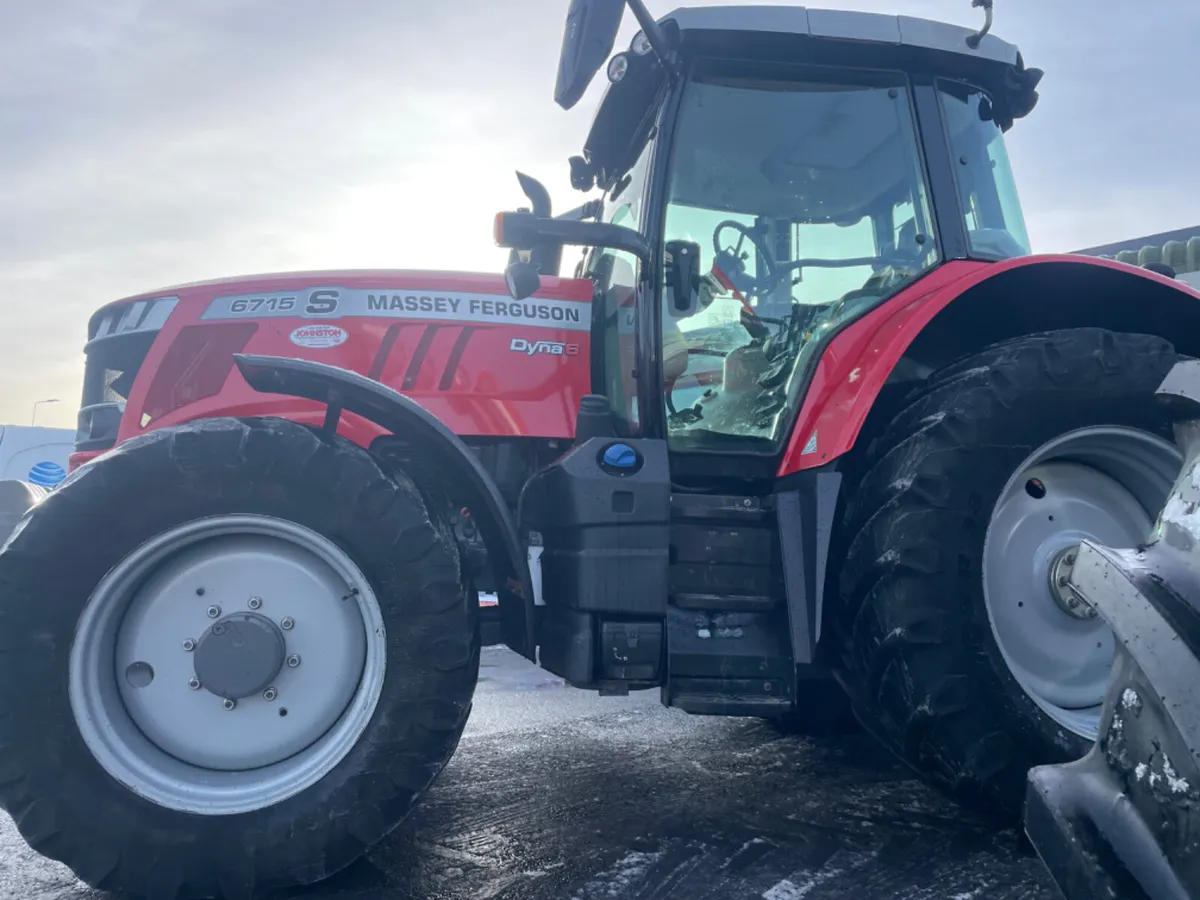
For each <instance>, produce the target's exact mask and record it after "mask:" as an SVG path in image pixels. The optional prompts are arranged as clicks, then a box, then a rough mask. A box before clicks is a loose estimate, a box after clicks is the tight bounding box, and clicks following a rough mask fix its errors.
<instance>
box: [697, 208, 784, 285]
mask: <svg viewBox="0 0 1200 900" xmlns="http://www.w3.org/2000/svg"><path fill="white" fill-rule="evenodd" d="M726 228H732V229H733V230H734V231H736V232H737V233H738V240H737V243H736V244H734V245H733V246H732V247H730V248H724V247H722V246H721V232H723V231H724V230H725V229H726ZM746 241H749V242H750V243H751V244H752V245H753V246H754V249H755V250H757V251H758V254H759V262H760V263H761V264H762V268H763V269H764V272H763V273H762V274H761V275H759V276H758V277H755V276H752V275H750V274H748V273H747V272H746V257H747V255H748V254H747V253H745V252H744V251H743V250H742V246H743V245H744V244H745V243H746ZM713 253H714V254H715V258H714V259H713V266H714V268H718V269H720V270H721V271H722V272H723V273H725V277H726V278H728V279H729V283H730V284H732V285H733V286H734V287H735V288H737V289H738V290H739V291H741V292H742V293H743V294H746V295H747V296H749V295H751V294H753V295H755V296H758V297H761V296H763V295H764V294H769V293H770V292H771V290H772V289H774V287H775V285H776V284H778V282H779V273H778V267H777V266H776V264H775V257H774V255H773V254H772V253H771V250H770V248H769V247H767V245H766V244H764V243H763V241H762V238H761V237H759V236H758V235H757V234H755V233H754V231H753V230H752V229H750V228H747V227H746V226H745V225H743V224H742V223H741V222H735V221H734V220H733V219H726V220H725V221H724V222H721V223H720V224H719V225H717V227H716V228H715V229H713Z"/></svg>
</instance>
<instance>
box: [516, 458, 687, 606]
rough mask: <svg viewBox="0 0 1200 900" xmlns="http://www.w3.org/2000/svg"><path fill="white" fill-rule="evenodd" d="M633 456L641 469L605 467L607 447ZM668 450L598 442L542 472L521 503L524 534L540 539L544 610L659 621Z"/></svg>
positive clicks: (664, 598) (664, 585)
mask: <svg viewBox="0 0 1200 900" xmlns="http://www.w3.org/2000/svg"><path fill="white" fill-rule="evenodd" d="M613 443H621V444H625V445H628V446H629V447H631V448H633V450H634V451H635V453H636V454H637V456H638V460H639V464H638V465H636V466H635V467H632V468H630V469H628V470H624V471H623V470H621V469H618V468H615V467H613V466H609V465H605V464H603V463H602V462H601V457H602V455H603V453H604V451H605V449H606V448H607V447H609V446H610V445H612V444H613ZM670 501H671V493H670V471H669V469H668V467H667V450H666V443H665V442H663V441H652V440H622V441H619V442H614V441H613V440H611V439H604V438H593V439H591V440H588V441H586V442H585V443H583V444H582V445H580V446H578V447H576V448H574V449H572V450H570V451H568V452H567V453H566V454H564V455H563V456H562V457H561V458H560V459H558V460H557V461H556V462H555V463H553V464H552V465H551V466H549V467H548V468H546V469H543V470H542V471H541V472H539V473H538V474H537V475H535V476H534V477H533V478H532V479H530V482H529V484H528V485H527V486H526V488H525V490H524V492H523V493H522V496H521V509H520V515H521V528H522V530H523V531H524V532H525V533H528V532H530V531H536V532H538V533H540V534H541V536H542V545H543V548H544V549H543V551H542V558H541V567H542V597H543V598H544V600H545V603H546V606H547V608H550V607H568V608H571V609H577V610H587V611H591V612H598V613H617V614H627V615H635V616H661V615H662V614H663V611H664V610H665V609H666V602H667V570H668V564H669V559H670V548H669V543H668V539H669V527H670Z"/></svg>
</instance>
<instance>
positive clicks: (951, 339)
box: [778, 254, 1200, 476]
mask: <svg viewBox="0 0 1200 900" xmlns="http://www.w3.org/2000/svg"><path fill="white" fill-rule="evenodd" d="M1197 300H1200V291H1197V290H1195V289H1194V288H1192V287H1190V286H1188V285H1186V284H1184V283H1183V282H1179V281H1173V280H1172V279H1169V278H1166V277H1164V276H1162V275H1157V274H1155V273H1153V272H1150V271H1149V270H1146V269H1139V268H1136V267H1134V266H1130V265H1127V264H1125V263H1119V262H1116V261H1114V260H1109V259H1101V258H1096V257H1088V256H1076V255H1068V254H1063V255H1041V256H1024V257H1018V258H1015V259H1009V260H1005V261H1003V262H995V263H987V262H966V261H955V262H949V263H946V264H945V265H943V266H941V267H940V268H938V269H935V270H934V271H932V272H930V273H929V274H928V275H926V276H925V277H924V278H922V279H920V280H919V281H917V282H915V283H914V284H912V285H910V286H909V287H908V288H907V289H905V290H903V291H901V292H900V293H899V294H897V295H896V296H894V297H892V298H891V299H889V300H888V301H887V302H886V303H884V304H883V305H882V306H879V307H877V308H875V309H874V310H872V311H871V312H869V313H868V314H867V315H865V316H863V317H862V318H861V319H859V320H857V321H856V322H853V323H852V324H850V325H849V326H847V327H846V328H844V329H843V330H842V331H841V332H840V333H839V334H838V335H837V336H836V337H835V338H834V339H833V340H832V341H830V343H829V345H828V346H827V347H826V348H825V350H824V352H823V353H822V354H821V357H820V359H819V360H818V362H817V365H816V368H815V370H814V374H813V377H812V379H811V380H810V382H809V385H808V390H807V392H806V394H805V397H804V401H803V404H802V405H801V409H800V413H799V415H798V416H797V417H796V422H795V426H794V427H793V429H792V433H791V436H790V439H789V442H788V446H787V449H786V450H785V452H784V454H783V458H782V460H781V463H780V468H779V472H778V474H779V475H781V476H782V475H788V474H791V473H792V472H798V471H801V470H804V469H813V468H817V467H818V466H822V465H826V464H827V463H829V462H830V460H832V459H834V458H835V457H838V456H841V455H843V454H845V453H846V452H848V451H849V450H850V449H851V448H852V447H853V446H854V445H855V442H856V440H857V439H858V436H859V433H860V432H861V430H862V428H863V425H864V423H865V422H866V420H867V416H868V414H869V413H870V412H871V410H872V408H873V407H874V406H875V401H876V399H877V398H878V397H879V393H880V391H881V390H882V388H883V386H884V384H885V383H887V381H888V379H889V378H891V377H892V375H893V372H894V371H895V369H896V367H897V364H898V363H899V362H900V360H901V359H902V358H903V357H905V356H906V355H912V356H916V357H921V358H922V360H926V359H927V360H929V361H931V362H932V363H933V364H934V367H935V368H936V367H939V366H940V365H944V364H946V363H948V362H950V361H952V360H953V359H955V358H958V357H961V356H965V355H967V354H970V353H973V352H976V351H978V350H981V349H982V348H983V347H985V346H987V345H988V344H991V343H995V342H996V341H1001V340H1006V339H1008V338H1011V337H1017V336H1019V335H1021V334H1030V333H1035V332H1038V331H1048V330H1052V329H1056V328H1081V327H1100V328H1110V329H1113V330H1117V331H1137V332H1139V333H1143V334H1156V335H1159V336H1160V337H1163V338H1166V339H1167V340H1171V341H1173V342H1175V343H1176V344H1177V346H1179V347H1180V349H1181V350H1182V351H1183V352H1185V353H1189V354H1191V355H1196V354H1197V352H1198V351H1200V303H1197V302H1196V301H1197ZM1189 340H1190V342H1191V343H1192V344H1196V345H1197V346H1196V347H1194V348H1193V347H1189V346H1188V343H1189Z"/></svg>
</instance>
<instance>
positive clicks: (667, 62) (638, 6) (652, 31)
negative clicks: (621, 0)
mask: <svg viewBox="0 0 1200 900" xmlns="http://www.w3.org/2000/svg"><path fill="white" fill-rule="evenodd" d="M625 5H626V6H628V7H629V11H630V12H632V13H633V17H634V18H635V19H637V23H638V27H639V28H641V29H642V34H644V35H646V40H648V41H649V42H650V47H651V49H653V50H654V55H655V56H657V57H658V61H659V62H660V63H662V65H663V67H664V68H666V70H667V71H668V72H670V73H671V74H675V67H674V66H673V65H672V63H671V59H670V55H669V54H668V52H667V36H666V35H665V34H663V30H662V29H661V28H659V27H658V22H657V21H656V20H655V18H654V16H653V15H651V14H650V10H648V9H646V4H644V3H643V2H642V0H625Z"/></svg>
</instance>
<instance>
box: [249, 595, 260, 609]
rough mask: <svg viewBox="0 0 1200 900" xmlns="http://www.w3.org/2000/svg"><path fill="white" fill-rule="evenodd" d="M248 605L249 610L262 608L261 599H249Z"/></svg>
mask: <svg viewBox="0 0 1200 900" xmlns="http://www.w3.org/2000/svg"><path fill="white" fill-rule="evenodd" d="M248 605H249V607H250V608H251V609H258V608H259V607H260V606H262V597H251V598H250V602H249V604H248Z"/></svg>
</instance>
